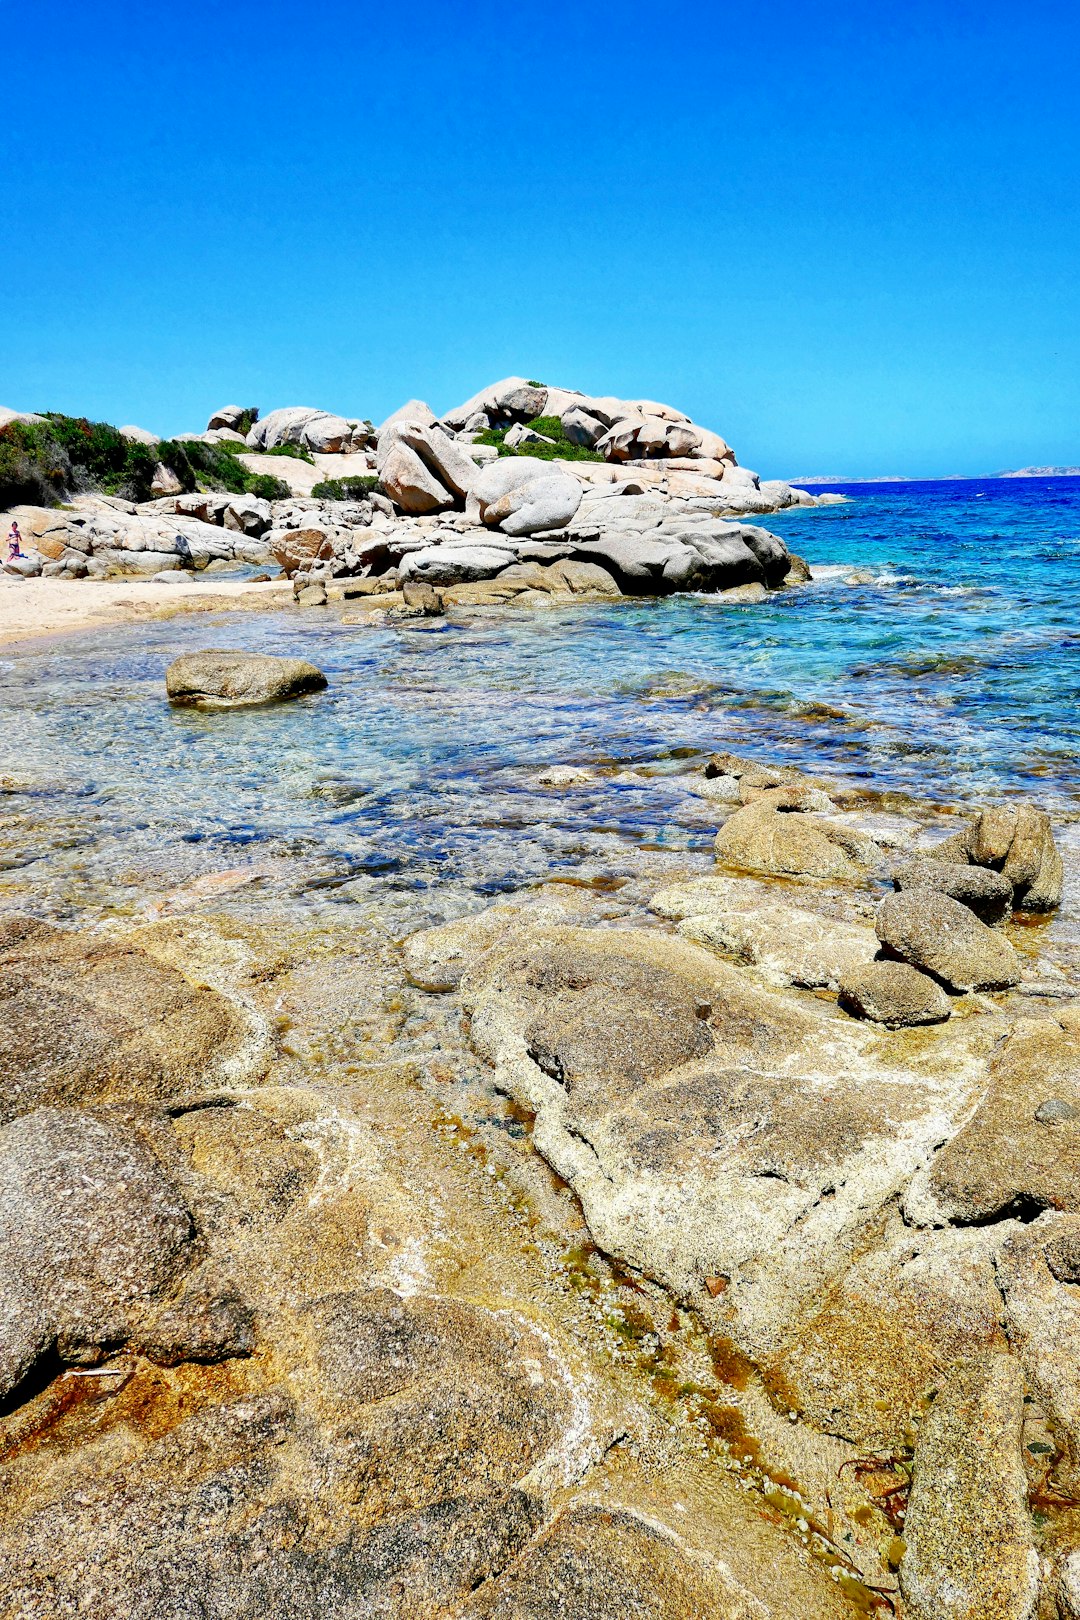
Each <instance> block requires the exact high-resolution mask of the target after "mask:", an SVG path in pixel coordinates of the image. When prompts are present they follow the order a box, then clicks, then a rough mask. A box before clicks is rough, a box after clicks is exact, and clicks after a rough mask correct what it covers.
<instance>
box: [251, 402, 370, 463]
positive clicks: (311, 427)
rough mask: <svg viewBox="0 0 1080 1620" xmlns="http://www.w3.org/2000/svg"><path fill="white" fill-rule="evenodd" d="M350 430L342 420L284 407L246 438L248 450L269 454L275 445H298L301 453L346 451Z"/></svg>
mask: <svg viewBox="0 0 1080 1620" xmlns="http://www.w3.org/2000/svg"><path fill="white" fill-rule="evenodd" d="M351 440H352V428H351V427H350V425H349V423H348V422H347V421H346V420H345V418H344V417H343V416H334V415H333V414H332V413H331V412H330V411H320V410H316V409H315V408H314V406H310V405H287V406H284V407H283V408H282V409H280V410H276V411H271V412H270V413H269V415H268V416H264V417H262V418H261V419H260V420H259V421H258V422H256V423H255V425H254V427H253V428H252V429H251V430H250V432H249V433H248V436H247V443H248V444H249V445H250V447H251V449H252V450H272V449H273V448H274V446H275V445H278V444H298V445H300V446H302V447H303V448H304V449H305V450H312V451H323V452H325V451H331V452H333V451H338V450H346V449H348V447H349V444H350V442H351Z"/></svg>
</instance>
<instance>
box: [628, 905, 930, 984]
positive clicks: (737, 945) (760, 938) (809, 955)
mask: <svg viewBox="0 0 1080 1620" xmlns="http://www.w3.org/2000/svg"><path fill="white" fill-rule="evenodd" d="M732 887H733V886H732V884H731V883H730V881H729V880H726V879H724V878H698V879H696V880H695V881H694V882H691V883H682V884H678V885H676V886H674V887H672V888H670V889H663V890H661V892H660V893H659V894H655V895H654V896H653V898H652V900H651V901H650V907H651V909H652V910H653V911H657V912H659V913H660V915H661V916H662V917H671V918H672V919H674V920H675V921H677V922H678V924H679V932H680V934H685V935H686V937H687V938H688V939H696V940H699V941H701V943H702V944H705V945H712V946H715V947H716V948H717V949H719V950H722V951H724V952H726V953H727V954H729V955H731V956H734V957H735V958H736V960H738V961H742V962H747V963H750V964H752V965H754V966H755V967H758V968H760V969H761V971H762V973H763V974H764V976H765V978H767V979H768V980H769V981H770V982H771V983H773V984H781V985H783V984H795V985H803V986H806V987H807V988H810V989H813V988H816V987H818V986H821V987H824V988H828V989H830V990H836V989H839V987H840V982H841V980H842V979H843V978H844V977H845V976H846V975H851V974H853V973H855V972H857V971H858V970H859V969H861V968H862V967H863V966H864V965H865V964H867V963H869V962H871V960H872V958H873V956H874V954H875V952H876V950H877V939H876V937H875V935H874V931H873V929H872V928H869V927H867V926H865V925H863V926H858V925H855V924H851V923H843V922H839V921H837V920H836V918H834V917H823V916H821V915H819V914H818V913H817V912H813V911H805V910H803V909H802V908H800V907H798V906H783V905H776V904H772V905H769V904H763V903H762V901H761V897H760V896H754V897H753V898H752V899H740V898H739V897H738V894H737V893H733V892H732ZM935 988H936V986H935ZM939 994H940V992H939Z"/></svg>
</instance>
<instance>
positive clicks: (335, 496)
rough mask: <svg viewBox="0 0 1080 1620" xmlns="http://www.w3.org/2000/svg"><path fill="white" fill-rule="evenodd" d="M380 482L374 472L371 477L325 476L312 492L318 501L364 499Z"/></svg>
mask: <svg viewBox="0 0 1080 1620" xmlns="http://www.w3.org/2000/svg"><path fill="white" fill-rule="evenodd" d="M378 482H379V480H378V479H377V478H376V477H375V476H374V474H372V476H371V477H370V478H361V477H359V476H354V477H351V478H324V479H323V481H322V483H321V484H316V485H315V488H314V489H313V490H312V492H311V493H312V495H313V496H314V497H315V499H316V500H317V501H362V500H363V498H364V496H365V495H370V494H371V492H372V490H373V489H374V488H375V485H376V484H377V483H378Z"/></svg>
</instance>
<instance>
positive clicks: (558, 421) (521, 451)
mask: <svg viewBox="0 0 1080 1620" xmlns="http://www.w3.org/2000/svg"><path fill="white" fill-rule="evenodd" d="M525 426H526V427H527V428H530V429H531V430H532V432H533V433H539V434H540V435H541V441H540V442H536V441H535V440H534V441H533V442H531V443H526V444H521V445H519V446H517V445H510V444H507V442H506V435H507V433H508V432H509V428H488V429H487V430H486V431H485V432H483V433H478V434H477V436H476V441H475V442H476V443H477V444H493V445H494V446H495V447H496V449H497V450H498V452H499V454H500V456H534V457H536V459H537V460H540V461H603V459H604V458H603V456H602V455H600V453H599V452H598V451H596V450H590V449H589V447H588V446H587V445H583V444H577V443H576V442H575V441H574V440H573V439H568V438H567V436H566V434H565V432H564V431H563V424H562V417H561V416H534V417H533V418H532V420H531V421H530V422H526V424H525ZM544 439H550V440H551V441H552V442H551V443H550V444H544V443H543V442H542V441H543V440H544Z"/></svg>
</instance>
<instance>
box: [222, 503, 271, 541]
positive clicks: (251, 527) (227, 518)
mask: <svg viewBox="0 0 1080 1620" xmlns="http://www.w3.org/2000/svg"><path fill="white" fill-rule="evenodd" d="M222 522H223V524H224V526H225V528H227V529H234V530H237V531H238V532H239V533H240V534H252V535H255V536H258V535H261V534H265V533H266V531H267V529H269V528H270V526H271V522H272V518H271V514H270V502H269V501H263V500H260V499H259V497H258V496H256V495H234V496H233V498H232V500H231V501H230V502H229V504H228V505H227V506H226V508H225V511H224V513H223V514H222Z"/></svg>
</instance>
